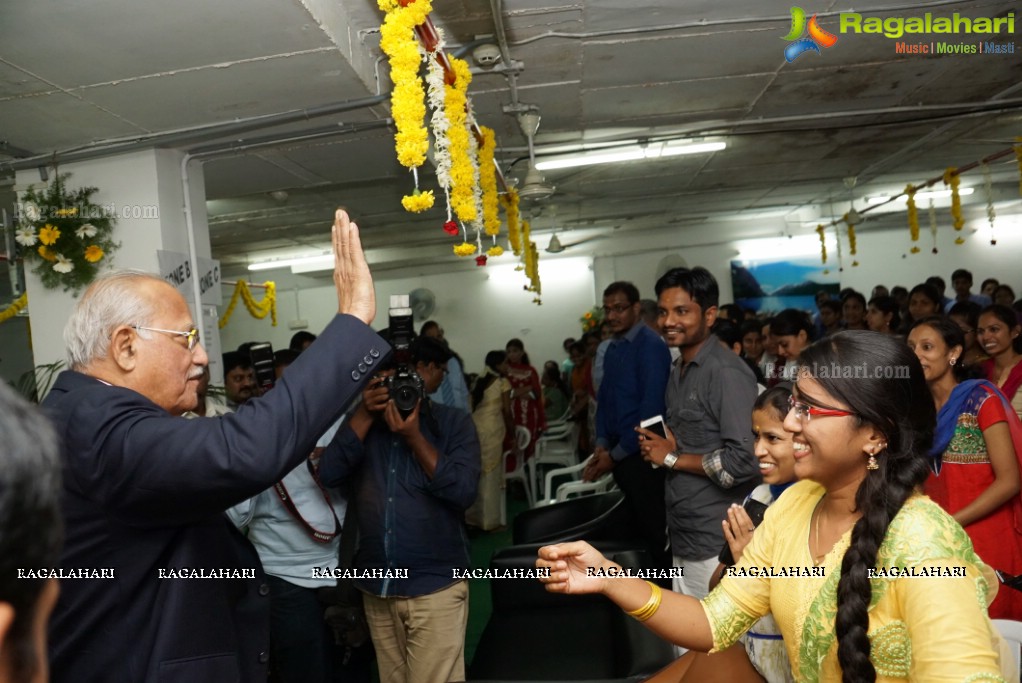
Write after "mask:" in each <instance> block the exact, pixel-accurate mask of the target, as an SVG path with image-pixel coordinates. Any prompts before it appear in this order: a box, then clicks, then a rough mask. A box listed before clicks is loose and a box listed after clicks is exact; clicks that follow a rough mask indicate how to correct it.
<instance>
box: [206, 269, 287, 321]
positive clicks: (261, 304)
mask: <svg viewBox="0 0 1022 683" xmlns="http://www.w3.org/2000/svg"><path fill="white" fill-rule="evenodd" d="M263 285H264V286H265V287H266V294H264V295H263V300H262V301H256V300H255V299H254V298H253V297H252V293H251V292H250V291H249V290H248V283H247V282H245V281H244V280H238V284H236V285H234V293H233V294H231V301H230V303H229V304H227V310H225V311H224V314H223V316H221V317H220V322H219V323H217V325H218V326H219V327H220V329H221V330H222V329H224V328H225V327H226V326H227V321H228V320H230V319H231V316H232V315H234V308H235V306H237V305H238V298H239V297H240V298H241V300H242V301H244V302H245V308H247V309H248V312H249V313H250V314H251V315H252V317H253V318H256V319H257V320H262V319H263V318H265V317H266V316H267V315H269V316H270V323H271V325H272V326H273V327H276V326H277V284H276V283H275V282H264V283H263Z"/></svg>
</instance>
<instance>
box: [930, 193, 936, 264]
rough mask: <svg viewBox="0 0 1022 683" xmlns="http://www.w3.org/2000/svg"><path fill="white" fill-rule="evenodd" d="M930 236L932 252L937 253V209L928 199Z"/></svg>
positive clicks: (931, 200)
mask: <svg viewBox="0 0 1022 683" xmlns="http://www.w3.org/2000/svg"><path fill="white" fill-rule="evenodd" d="M929 212H930V236H931V237H932V238H933V252H932V253H934V254H936V253H937V207H936V206H935V205H934V203H933V199H932V198H931V199H930V209H929Z"/></svg>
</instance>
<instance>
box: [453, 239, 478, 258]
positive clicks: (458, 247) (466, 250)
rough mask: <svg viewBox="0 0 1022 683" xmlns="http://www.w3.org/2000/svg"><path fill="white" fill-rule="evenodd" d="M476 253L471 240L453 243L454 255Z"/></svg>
mask: <svg viewBox="0 0 1022 683" xmlns="http://www.w3.org/2000/svg"><path fill="white" fill-rule="evenodd" d="M474 253H476V245H474V244H472V243H471V242H462V243H461V244H455V245H454V255H455V256H471V255H472V254H474Z"/></svg>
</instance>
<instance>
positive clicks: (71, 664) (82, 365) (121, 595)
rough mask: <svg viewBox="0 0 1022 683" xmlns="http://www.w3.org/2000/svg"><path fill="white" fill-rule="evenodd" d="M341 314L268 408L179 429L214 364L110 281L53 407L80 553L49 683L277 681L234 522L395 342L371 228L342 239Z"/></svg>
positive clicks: (341, 223)
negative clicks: (231, 512) (383, 311)
mask: <svg viewBox="0 0 1022 683" xmlns="http://www.w3.org/2000/svg"><path fill="white" fill-rule="evenodd" d="M333 245H334V255H335V259H336V265H335V268H334V283H335V285H336V288H337V298H338V315H337V316H336V317H335V318H334V320H333V321H332V322H331V323H330V324H329V325H328V326H327V328H326V329H325V330H324V331H323V334H322V335H321V336H320V338H319V339H318V340H317V341H316V343H315V344H313V345H312V346H311V347H310V348H309V350H307V351H306V352H305V353H303V354H302V356H301V357H300V358H299V359H298V360H297V361H296V362H295V364H294V365H292V366H291V369H290V370H289V372H288V375H287V377H286V378H284V379H282V380H281V381H280V383H279V384H278V385H277V388H276V389H275V390H274V391H272V392H269V393H268V394H267V395H266V396H263V397H261V398H258V399H253V400H252V401H249V402H247V403H245V404H244V405H242V406H240V407H239V409H238V411H237V413H235V414H233V415H226V416H223V417H218V418H211V419H204V420H183V419H180V417H178V416H180V415H181V414H182V413H184V412H185V411H187V410H191V409H193V408H194V407H195V405H196V386H197V384H198V381H199V378H200V376H201V374H202V369H203V367H204V366H205V365H206V363H207V360H208V359H207V356H206V352H205V350H204V349H203V347H202V345H201V344H200V343H198V333H197V331H196V330H195V323H194V321H193V319H192V315H191V313H190V312H189V309H188V306H187V305H186V304H185V301H184V299H183V298H182V297H181V296H180V295H179V294H178V293H177V291H176V290H175V289H174V288H173V287H171V286H170V285H168V284H167V283H166V282H164V281H162V280H161V279H159V278H158V277H154V276H149V275H144V274H139V273H124V272H121V273H114V274H112V275H109V276H107V277H105V278H102V279H100V280H97V281H96V282H95V283H93V284H92V285H91V286H90V287H89V289H88V290H87V291H86V292H85V294H84V295H83V296H82V299H81V300H80V301H79V302H78V305H77V306H76V308H75V311H74V313H73V314H72V317H71V320H70V321H69V322H68V325H67V328H66V330H65V335H64V336H65V341H66V342H67V346H68V357H69V359H70V365H71V368H72V369H71V370H70V371H67V372H64V373H62V374H61V375H60V377H59V378H58V379H57V381H56V383H55V384H54V387H53V390H52V391H51V392H50V394H49V396H48V397H47V398H46V401H45V402H44V407H45V408H46V410H47V411H48V413H49V414H50V416H51V418H52V420H53V422H54V424H55V426H56V429H57V432H58V434H59V436H60V437H61V439H62V441H63V459H64V495H63V514H64V519H65V523H66V526H67V541H66V547H65V550H64V553H63V555H62V557H61V560H60V565H59V570H60V571H61V572H62V573H63V574H64V575H65V576H74V577H79V578H73V579H71V578H68V579H66V580H62V581H61V596H60V600H59V601H58V604H57V608H56V610H55V612H54V617H53V622H52V632H51V665H52V676H53V680H54V681H57V682H58V683H59V682H63V681H67V682H68V683H70V682H72V681H73V682H74V683H100V682H102V683H139V682H141V681H145V682H152V683H157V682H159V683H170V682H174V683H186V682H187V683H228V682H238V683H251V682H255V681H264V680H266V676H267V661H268V654H267V653H268V652H269V642H268V640H269V626H268V624H269V613H268V610H269V599H268V597H267V594H268V592H269V590H268V588H267V586H266V584H265V581H264V575H263V573H262V569H261V567H260V564H259V559H258V556H257V555H256V553H255V551H254V550H253V548H252V546H251V545H250V544H249V543H248V541H246V540H245V539H244V537H242V536H241V534H240V533H239V532H238V531H237V530H236V529H235V528H234V526H233V525H232V524H231V523H230V521H228V519H227V518H226V516H225V515H224V514H223V512H224V510H226V509H227V508H228V507H230V506H232V505H234V504H236V503H239V502H241V501H242V500H245V499H246V498H249V497H251V496H253V495H255V494H257V493H259V492H260V491H262V490H264V489H266V488H268V487H269V486H272V485H273V483H274V482H276V481H279V480H280V479H281V478H282V477H283V476H284V475H285V474H286V473H287V472H289V471H290V470H292V469H294V468H295V467H296V466H297V465H298V464H299V463H301V462H302V461H303V460H304V459H305V458H306V457H307V456H308V455H309V453H310V452H311V451H312V449H313V447H314V445H315V443H316V439H317V438H318V437H319V436H320V435H321V434H322V433H323V432H325V431H326V429H327V428H328V427H329V426H330V425H331V424H332V423H333V422H334V421H335V420H336V419H337V418H338V416H339V415H340V414H341V413H342V411H344V410H345V408H346V407H347V406H348V404H349V403H350V402H351V401H352V399H353V398H355V397H356V396H357V395H358V394H359V393H360V391H361V389H362V387H363V385H364V384H365V383H366V381H367V380H368V378H369V377H370V376H371V374H372V367H371V366H373V365H374V364H377V363H379V362H381V361H382V360H383V359H384V357H385V356H386V355H387V354H388V353H389V351H390V347H389V346H388V345H387V344H386V343H385V342H384V341H383V340H382V339H381V338H380V337H379V336H377V335H376V334H375V333H374V332H373V331H372V330H371V329H370V328H369V326H368V325H369V323H370V322H372V319H373V317H374V316H375V313H376V301H375V297H374V294H373V283H372V277H371V275H370V274H369V268H368V266H367V265H366V262H365V257H364V255H363V253H362V247H361V243H360V241H359V237H358V228H357V227H356V226H355V225H354V224H353V223H350V221H349V220H348V217H347V214H345V213H344V212H343V211H338V212H337V215H336V217H335V221H334V226H333Z"/></svg>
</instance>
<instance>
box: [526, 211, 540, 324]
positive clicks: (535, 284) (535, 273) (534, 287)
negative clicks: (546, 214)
mask: <svg viewBox="0 0 1022 683" xmlns="http://www.w3.org/2000/svg"><path fill="white" fill-rule="evenodd" d="M530 232H531V228H530V226H529V221H522V237H523V240H522V241H523V245H522V250H523V252H524V263H525V277H527V278H528V279H529V284H528V285H526V286H525V287H524V289H525V291H527V292H533V293H535V295H536V296H535V297H534V298H533V299H532V303H534V304H536V305H542V304H543V301H542V300H541V299H540V295H541V294H542V293H543V286H542V284H541V283H540V281H539V249H537V248H536V243H535V242H533V241H532V239H531V235H530Z"/></svg>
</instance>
